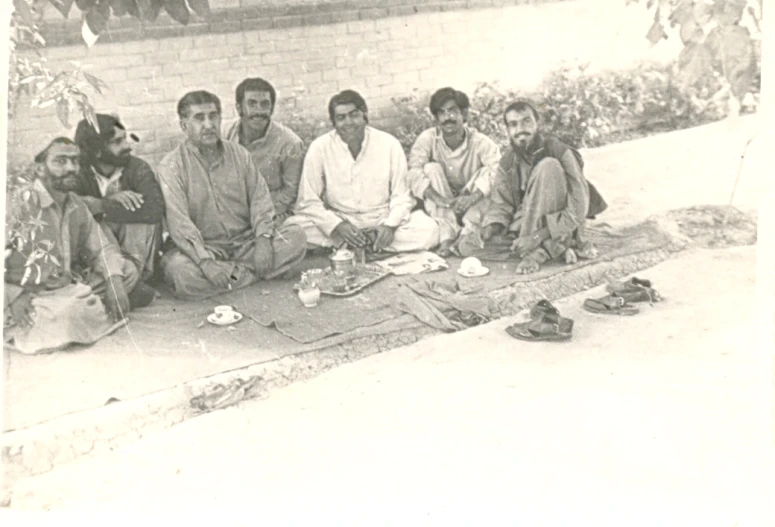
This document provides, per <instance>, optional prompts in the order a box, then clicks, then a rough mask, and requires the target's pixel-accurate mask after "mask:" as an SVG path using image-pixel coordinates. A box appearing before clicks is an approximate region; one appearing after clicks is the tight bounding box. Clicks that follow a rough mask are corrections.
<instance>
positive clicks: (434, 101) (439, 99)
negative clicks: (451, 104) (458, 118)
mask: <svg viewBox="0 0 775 527" xmlns="http://www.w3.org/2000/svg"><path fill="white" fill-rule="evenodd" d="M447 101H455V104H457V107H458V108H460V110H461V111H465V110H468V108H469V107H470V106H471V103H470V102H469V101H468V95H466V94H465V93H463V92H462V91H458V90H456V89H454V88H442V89H440V90H437V91H436V93H434V94H433V95H431V102H430V105H429V106H430V108H431V113H432V114H433V116H434V117H436V114H437V113H439V110H441V107H442V106H444V105H445V104H446V103H447Z"/></svg>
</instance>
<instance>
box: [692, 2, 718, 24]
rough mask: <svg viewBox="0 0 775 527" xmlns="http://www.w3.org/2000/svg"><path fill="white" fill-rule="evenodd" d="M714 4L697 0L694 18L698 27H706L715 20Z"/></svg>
mask: <svg viewBox="0 0 775 527" xmlns="http://www.w3.org/2000/svg"><path fill="white" fill-rule="evenodd" d="M713 10H714V6H713V4H709V3H706V2H705V0H697V1H696V2H694V5H693V6H692V18H694V21H695V22H697V25H698V26H700V27H704V26H705V25H707V24H709V23H710V22H711V20H713Z"/></svg>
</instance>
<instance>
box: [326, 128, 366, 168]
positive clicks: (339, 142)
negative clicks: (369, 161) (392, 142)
mask: <svg viewBox="0 0 775 527" xmlns="http://www.w3.org/2000/svg"><path fill="white" fill-rule="evenodd" d="M370 129H371V127H370V126H368V125H367V126H366V129H365V130H364V131H363V142H362V143H361V151H360V152H358V157H356V158H355V159H354V161H358V160H359V159H361V158H362V157H363V153H364V152H366V147H368V146H369V136H370V135H371V132H370V131H369V130H370ZM333 135H334V143H335V144H337V145H339V147H340V148H343V149H344V150H345V151H346V152H347V155H348V156H350V158H352V156H353V155H352V152H350V147H349V146H348V145H347V143H346V142H345V140H344V139H342V136H340V135H339V132H337V131H336V130H334V131H333Z"/></svg>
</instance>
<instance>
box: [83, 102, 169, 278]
mask: <svg viewBox="0 0 775 527" xmlns="http://www.w3.org/2000/svg"><path fill="white" fill-rule="evenodd" d="M96 119H97V126H98V128H99V131H97V130H96V129H95V128H94V126H92V124H91V123H90V122H89V121H88V120H86V119H83V120H82V121H81V122H80V123H78V126H77V128H76V130H75V138H74V139H75V143H76V144H77V145H78V146H79V148H80V149H81V156H82V159H81V171H80V174H79V175H78V186H77V187H76V189H75V193H76V194H79V195H80V196H81V199H82V200H83V201H84V202H85V203H86V205H87V206H88V207H89V210H91V212H92V214H93V215H94V217H95V219H97V221H99V222H100V224H101V225H102V226H103V229H104V230H105V231H106V233H108V235H109V236H111V235H112V236H115V240H114V241H115V242H117V243H118V245H119V246H120V247H121V252H122V253H123V254H124V256H125V257H127V258H128V259H129V260H131V261H132V262H133V263H134V264H135V266H136V267H137V271H138V273H140V276H141V277H142V280H148V279H150V278H151V276H152V275H153V273H154V270H155V269H156V264H157V261H158V255H159V250H160V249H161V231H162V228H161V222H162V219H163V218H164V197H163V196H162V193H161V187H159V182H158V181H157V180H156V176H155V175H154V173H153V170H152V169H151V167H150V166H149V165H148V163H146V162H145V161H143V160H142V159H140V158H138V157H135V156H133V155H132V147H131V146H130V145H129V141H128V138H127V132H126V129H125V127H124V125H123V124H122V123H121V121H120V120H119V119H118V118H117V117H115V116H112V115H105V114H97V115H96ZM141 287H142V285H141Z"/></svg>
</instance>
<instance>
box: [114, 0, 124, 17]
mask: <svg viewBox="0 0 775 527" xmlns="http://www.w3.org/2000/svg"><path fill="white" fill-rule="evenodd" d="M127 4H128V2H127V0H110V9H111V10H112V11H113V15H114V16H124V15H125V14H127Z"/></svg>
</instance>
